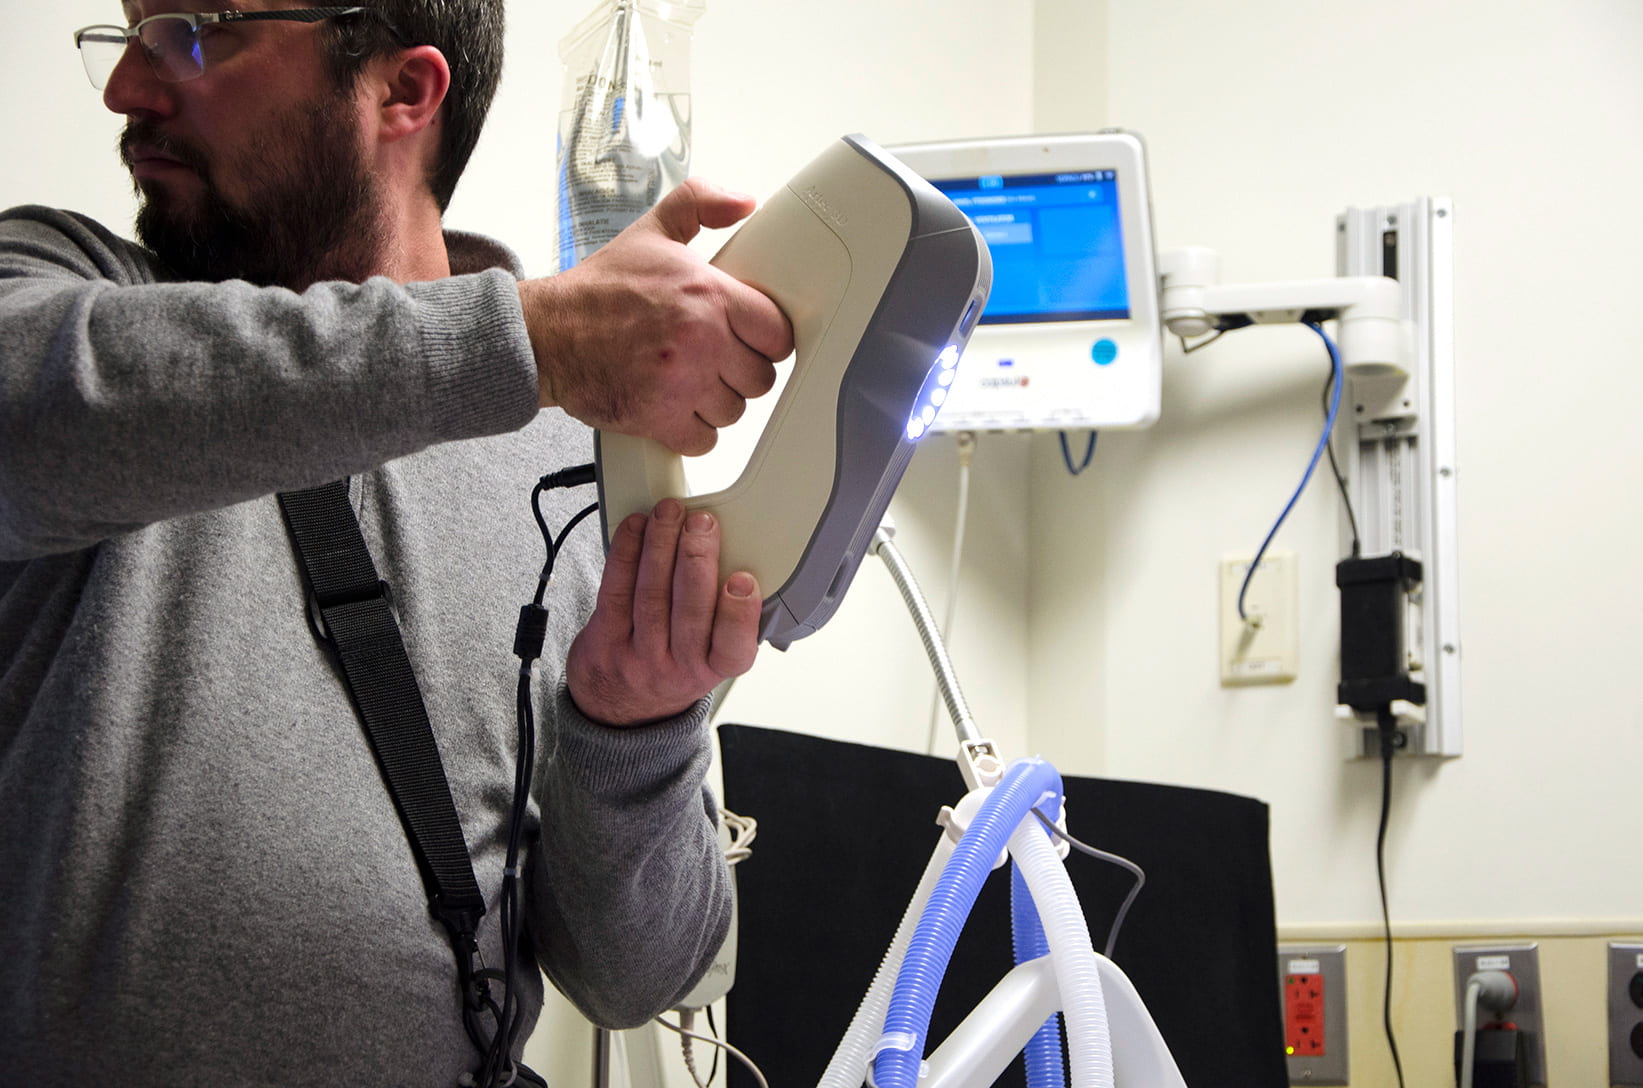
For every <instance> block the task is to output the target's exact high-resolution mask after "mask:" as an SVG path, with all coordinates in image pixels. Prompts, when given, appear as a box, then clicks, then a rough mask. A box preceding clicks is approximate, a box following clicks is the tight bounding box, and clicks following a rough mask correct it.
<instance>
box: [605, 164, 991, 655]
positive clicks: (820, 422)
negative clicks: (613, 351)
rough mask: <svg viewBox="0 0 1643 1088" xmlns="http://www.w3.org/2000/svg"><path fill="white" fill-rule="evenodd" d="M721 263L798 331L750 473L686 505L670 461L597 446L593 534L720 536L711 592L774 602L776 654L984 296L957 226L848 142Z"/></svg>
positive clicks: (945, 374) (854, 546)
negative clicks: (735, 587)
mask: <svg viewBox="0 0 1643 1088" xmlns="http://www.w3.org/2000/svg"><path fill="white" fill-rule="evenodd" d="M713 263H714V264H715V265H716V266H718V267H719V268H721V269H723V270H724V271H726V272H728V273H730V274H731V275H733V276H735V277H736V278H737V279H740V280H742V281H744V282H746V283H749V284H751V285H753V286H754V287H757V288H758V289H759V290H761V291H763V292H765V293H766V294H767V295H769V296H770V297H771V298H772V299H774V300H775V302H776V304H777V305H778V306H780V307H781V309H782V311H783V312H784V313H785V314H786V315H787V317H788V319H789V320H790V321H791V322H792V324H793V339H794V348H795V350H794V360H793V363H792V367H793V370H792V373H791V375H790V376H789V378H788V380H787V384H786V386H785V387H784V388H783V389H782V392H781V394H780V396H779V398H778V400H777V401H776V405H775V408H774V409H773V411H772V413H771V416H770V420H769V423H768V424H767V425H766V426H765V429H764V432H763V434H762V435H761V436H760V438H759V440H758V442H757V444H756V445H755V446H754V449H753V452H752V454H751V455H750V457H749V458H748V462H747V466H746V467H745V468H744V469H743V470H742V473H741V475H740V476H739V477H737V479H736V480H735V481H734V482H733V483H731V484H730V485H729V486H727V487H724V488H722V489H720V490H717V491H712V492H709V493H705V494H700V495H692V494H690V493H689V487H688V484H687V482H686V479H685V473H684V464H683V461H682V459H681V458H680V457H679V455H677V454H675V453H673V452H671V451H670V450H668V449H666V448H665V447H664V446H662V445H661V444H660V443H657V442H653V441H651V440H649V439H644V438H635V437H632V436H629V435H620V434H616V433H613V432H609V431H601V432H598V434H596V436H595V440H594V452H595V459H596V461H597V465H598V483H599V502H600V519H601V521H602V524H603V529H604V534H605V541H606V544H607V545H608V544H609V542H610V537H611V533H612V532H613V531H614V530H615V528H616V526H618V525H620V524H621V522H622V520H623V519H624V518H626V517H627V516H628V515H629V514H632V513H636V512H638V513H648V512H649V511H650V509H651V508H652V507H653V506H654V505H655V504H656V503H657V502H659V501H661V500H662V499H664V498H668V497H673V498H677V499H679V500H681V501H682V502H683V503H684V505H685V507H686V508H687V509H688V510H706V511H709V512H711V513H712V514H713V515H714V517H716V518H717V519H718V520H719V523H720V526H721V528H722V536H721V538H722V542H723V543H722V546H721V552H720V557H719V562H720V576H721V578H722V577H726V576H728V575H729V574H730V573H731V572H732V571H737V570H745V571H748V572H750V573H751V574H753V576H754V577H755V578H757V579H758V580H759V585H760V587H761V589H763V590H764V592H765V593H766V594H767V595H766V597H765V600H764V609H763V613H762V616H761V620H760V628H759V635H760V637H761V638H762V639H764V640H765V641H768V642H769V643H770V644H771V645H773V646H776V647H777V648H778V649H786V648H787V646H788V645H790V644H791V643H793V642H794V641H795V640H797V639H800V638H803V637H804V636H805V635H808V634H811V633H813V632H814V631H816V630H818V629H819V628H820V627H821V626H822V624H824V623H826V622H827V620H828V619H829V618H830V617H831V616H832V615H833V613H834V611H835V610H836V609H837V608H838V605H839V601H840V599H841V598H842V597H843V596H844V591H845V590H846V589H847V588H848V587H849V584H850V581H851V579H852V578H853V577H854V576H855V572H856V568H857V567H858V566H859V565H860V563H861V560H862V557H863V556H864V555H866V554H867V551H868V546H869V543H870V541H871V538H872V535H873V532H874V530H875V529H877V528H878V525H879V522H880V520H881V519H882V518H883V516H884V512H885V509H886V508H887V507H888V506H889V504H890V497H891V495H893V494H894V492H895V489H896V485H897V484H898V483H900V481H901V477H902V474H903V473H904V472H905V471H906V469H907V465H908V462H909V461H910V460H911V459H912V455H913V447H914V444H915V443H916V442H917V441H918V439H919V438H920V437H922V436H923V435H924V434H926V433H928V431H929V429H930V425H931V424H932V423H933V422H934V421H935V419H936V416H937V413H939V412H940V410H941V406H942V404H943V402H944V401H945V400H946V398H947V391H948V389H949V388H950V387H951V385H952V382H953V379H954V374H955V373H956V369H955V368H956V367H957V366H958V360H959V356H960V354H961V353H962V352H963V350H964V345H965V344H966V343H967V342H968V340H969V338H970V334H971V332H973V331H974V329H975V326H976V322H977V320H978V319H979V318H980V316H981V311H982V308H983V307H984V306H985V305H986V303H987V294H988V291H989V290H990V288H991V286H992V261H991V258H990V257H989V255H988V251H987V245H986V243H985V242H984V241H982V238H981V236H980V234H979V233H977V231H976V229H975V228H974V227H973V226H972V225H971V224H970V221H969V219H968V218H967V217H966V216H965V215H964V213H963V212H961V211H959V210H958V209H957V208H956V207H954V206H953V204H952V202H951V201H949V200H948V199H947V198H946V197H945V196H943V195H942V194H941V193H940V192H938V191H937V190H936V189H935V188H934V187H933V186H931V185H930V184H929V183H928V182H926V181H925V180H924V179H923V178H921V177H919V176H918V175H917V174H915V173H914V172H912V171H911V170H909V169H907V168H906V167H905V166H903V165H902V164H901V162H900V161H899V160H897V159H895V158H894V157H892V156H890V155H888V154H886V153H885V152H884V151H883V150H881V149H880V148H879V147H877V146H876V145H875V144H873V143H872V142H871V141H870V140H867V139H865V138H864V137H861V136H846V137H844V138H843V139H841V140H839V141H838V142H837V143H834V144H833V145H832V146H830V147H829V148H828V149H827V150H826V151H824V152H823V153H822V154H821V155H820V156H818V157H817V158H816V159H815V160H814V161H812V162H811V163H810V164H809V165H808V166H806V167H805V168H804V169H803V170H801V171H800V172H799V173H798V174H797V175H795V176H794V177H793V179H792V180H791V181H789V182H788V183H787V185H786V186H785V187H783V188H782V189H781V190H780V191H778V192H777V193H776V194H775V195H774V196H772V197H771V198H770V199H769V200H768V201H766V202H765V204H764V205H763V206H762V207H761V208H760V209H759V210H758V211H757V212H755V213H754V214H753V215H752V216H751V217H749V218H748V219H747V221H746V222H745V223H743V224H742V226H741V228H740V229H738V230H737V231H736V233H735V234H734V235H732V237H731V238H730V240H729V241H728V242H726V243H725V245H724V247H723V248H722V249H720V251H719V253H718V255H717V256H715V257H714V258H713Z"/></svg>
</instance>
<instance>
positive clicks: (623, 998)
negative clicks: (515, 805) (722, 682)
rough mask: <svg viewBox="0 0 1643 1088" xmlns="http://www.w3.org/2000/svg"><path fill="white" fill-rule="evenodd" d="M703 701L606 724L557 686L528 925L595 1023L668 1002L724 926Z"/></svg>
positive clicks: (707, 960)
mask: <svg viewBox="0 0 1643 1088" xmlns="http://www.w3.org/2000/svg"><path fill="white" fill-rule="evenodd" d="M708 706H709V701H708V700H707V699H703V700H701V701H700V702H698V703H697V705H696V706H695V707H694V708H693V709H692V710H691V711H690V712H688V713H687V714H685V715H683V716H681V717H679V718H676V719H672V720H670V721H667V722H661V723H657V724H654V725H648V726H640V727H637V728H630V729H615V728H611V727H608V726H604V725H600V724H597V723H595V722H591V721H589V720H588V719H586V718H584V717H583V716H582V714H581V713H580V711H578V710H577V708H576V704H575V703H574V702H573V701H572V700H571V698H570V694H569V692H568V690H567V689H566V688H565V687H564V685H563V684H561V685H560V686H559V689H558V693H557V698H556V706H555V714H554V717H555V723H556V729H555V736H554V738H553V740H552V742H551V746H550V747H549V748H548V750H547V751H545V752H544V753H543V757H542V759H543V766H542V768H541V775H540V777H539V780H538V781H539V786H540V790H541V795H542V837H541V841H540V843H539V844H538V846H537V850H536V856H535V858H534V859H533V861H532V863H531V865H530V870H529V877H528V879H529V888H530V900H531V927H532V939H533V943H534V944H535V947H536V951H537V957H538V959H539V960H540V962H541V964H542V967H543V969H544V970H545V971H546V972H547V974H548V977H549V978H551V979H552V980H553V982H554V985H555V986H557V987H558V988H559V989H560V991H561V992H563V993H564V994H565V995H566V996H567V997H569V998H570V999H571V1001H573V1002H574V1003H575V1004H576V1006H577V1007H578V1008H579V1009H580V1010H581V1011H582V1013H583V1015H585V1016H587V1017H588V1019H590V1020H592V1021H593V1022H594V1023H596V1024H599V1025H601V1026H604V1027H610V1028H628V1027H636V1026H638V1025H639V1024H643V1023H644V1022H645V1021H647V1020H649V1019H650V1018H651V1017H653V1016H655V1015H656V1014H657V1013H659V1012H663V1011H665V1010H667V1009H668V1008H671V1007H672V1006H673V1005H674V1004H675V1003H677V1002H678V1000H679V999H680V998H682V997H683V996H684V995H685V994H687V993H689V992H690V989H691V987H693V986H694V985H695V984H696V982H697V980H698V979H700V978H701V976H702V975H703V974H704V973H705V972H706V971H707V969H708V967H710V966H711V965H712V963H713V957H714V955H715V954H716V953H717V952H718V950H719V946H720V945H722V944H723V943H724V940H725V936H726V934H727V933H728V932H729V928H730V895H731V893H730V875H729V869H728V868H727V866H726V864H725V859H724V853H723V850H722V849H721V847H720V844H719V836H718V826H717V825H718V809H717V806H716V805H715V804H714V801H713V798H712V794H711V793H710V792H709V791H708V790H707V789H706V788H705V786H704V778H705V776H706V773H707V768H708V764H709V761H710V759H711V755H710V751H709V744H708V737H707V728H708V725H707V718H708Z"/></svg>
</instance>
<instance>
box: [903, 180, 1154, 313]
mask: <svg viewBox="0 0 1643 1088" xmlns="http://www.w3.org/2000/svg"><path fill="white" fill-rule="evenodd" d="M1117 175H1118V172H1117V171H1116V170H1084V171H1076V172H1072V173H1064V174H1031V175H1015V176H1011V175H996V174H995V175H990V176H982V177H972V178H941V179H936V178H933V179H931V184H932V185H934V186H935V187H936V188H937V189H939V190H941V191H942V192H943V193H944V194H946V196H947V198H948V199H949V200H951V201H952V202H953V203H954V204H955V205H956V206H958V207H959V208H960V209H962V210H963V212H964V214H966V215H968V216H969V217H970V220H971V221H972V222H973V223H975V225H976V228H977V229H978V230H980V231H981V235H982V237H983V238H985V239H986V241H987V248H988V249H989V251H991V253H992V258H993V291H992V296H991V298H990V299H989V300H988V302H987V309H986V311H985V312H984V313H983V314H982V315H981V323H982V324H983V325H1011V324H1017V325H1019V324H1029V323H1038V322H1055V321H1103V320H1113V319H1126V318H1128V317H1129V316H1130V298H1129V285H1128V282H1127V279H1126V275H1125V269H1124V238H1123V229H1122V227H1121V225H1120V220H1119V207H1118V176H1117Z"/></svg>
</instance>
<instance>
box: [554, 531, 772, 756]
mask: <svg viewBox="0 0 1643 1088" xmlns="http://www.w3.org/2000/svg"><path fill="white" fill-rule="evenodd" d="M762 607H763V600H762V599H761V597H760V596H759V586H758V583H757V582H756V581H755V580H754V578H753V576H752V575H751V574H748V573H746V572H744V571H739V572H737V573H735V574H732V575H731V576H730V577H729V578H727V579H726V580H725V583H724V585H722V586H721V585H720V584H719V524H718V521H717V520H716V519H715V518H714V517H713V516H712V515H711V514H708V513H705V512H703V511H695V512H692V513H687V512H686V511H685V508H684V506H683V504H681V503H680V502H678V501H677V500H675V499H664V500H662V501H661V502H660V503H658V504H657V506H656V508H655V509H654V510H653V511H652V512H651V514H650V516H649V517H646V516H644V515H643V514H633V515H631V516H629V517H628V518H627V520H625V521H623V522H622V524H621V525H620V526H618V527H617V529H616V533H615V535H614V536H613V537H612V539H611V544H610V552H609V554H608V555H607V556H606V558H605V574H604V579H603V580H602V581H601V582H600V583H599V597H598V601H597V603H596V604H595V606H594V610H593V616H592V617H591V618H590V619H589V620H588V624H587V626H586V627H584V628H583V629H582V631H581V633H580V634H578V635H577V636H576V640H575V641H574V642H573V643H572V644H571V648H570V653H569V655H568V656H567V658H566V661H565V676H566V681H567V683H568V684H569V686H570V693H571V698H573V699H574V700H575V701H576V705H577V707H578V708H579V709H580V710H581V711H582V713H583V714H585V715H587V716H588V717H589V718H592V719H593V720H595V721H598V722H603V723H605V724H606V725H638V724H641V723H644V722H649V721H655V720H657V719H660V718H668V717H672V716H673V715H675V714H679V713H681V712H683V711H685V710H687V709H689V707H690V706H691V704H693V703H694V702H696V700H698V699H700V698H701V697H702V696H703V695H706V694H707V693H708V692H710V691H712V690H713V689H714V688H715V687H716V686H718V684H719V683H720V682H721V681H722V680H725V679H727V678H729V677H732V676H740V675H741V674H742V673H744V672H746V671H747V670H748V669H750V668H752V667H753V658H754V655H755V653H756V651H757V650H758V645H759V612H760V609H761V608H762Z"/></svg>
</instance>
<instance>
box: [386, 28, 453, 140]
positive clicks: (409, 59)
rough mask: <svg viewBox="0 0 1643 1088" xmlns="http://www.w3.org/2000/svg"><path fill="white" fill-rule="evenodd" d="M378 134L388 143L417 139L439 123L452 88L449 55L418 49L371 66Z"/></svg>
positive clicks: (423, 48) (427, 46)
mask: <svg viewBox="0 0 1643 1088" xmlns="http://www.w3.org/2000/svg"><path fill="white" fill-rule="evenodd" d="M371 76H372V77H374V78H373V80H372V87H373V89H374V91H375V96H374V97H375V101H374V102H373V105H374V107H375V109H376V112H377V121H378V133H379V135H380V137H381V139H383V140H384V141H386V142H389V143H392V142H394V141H398V140H402V139H404V138H406V137H407V136H414V135H416V134H417V133H419V132H421V131H423V130H424V129H426V128H428V127H429V126H430V125H432V124H434V123H435V122H436V121H437V120H438V119H439V108H440V107H441V106H442V105H444V103H445V94H446V92H447V91H449V90H450V87H451V67H450V65H448V64H446V63H445V54H443V53H441V52H440V51H439V50H438V49H435V48H434V47H433V46H431V45H418V46H415V47H413V48H410V49H403V50H400V51H399V52H398V53H394V54H391V55H389V56H386V57H381V58H379V59H378V60H377V61H376V62H375V64H373V65H372V66H371Z"/></svg>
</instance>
